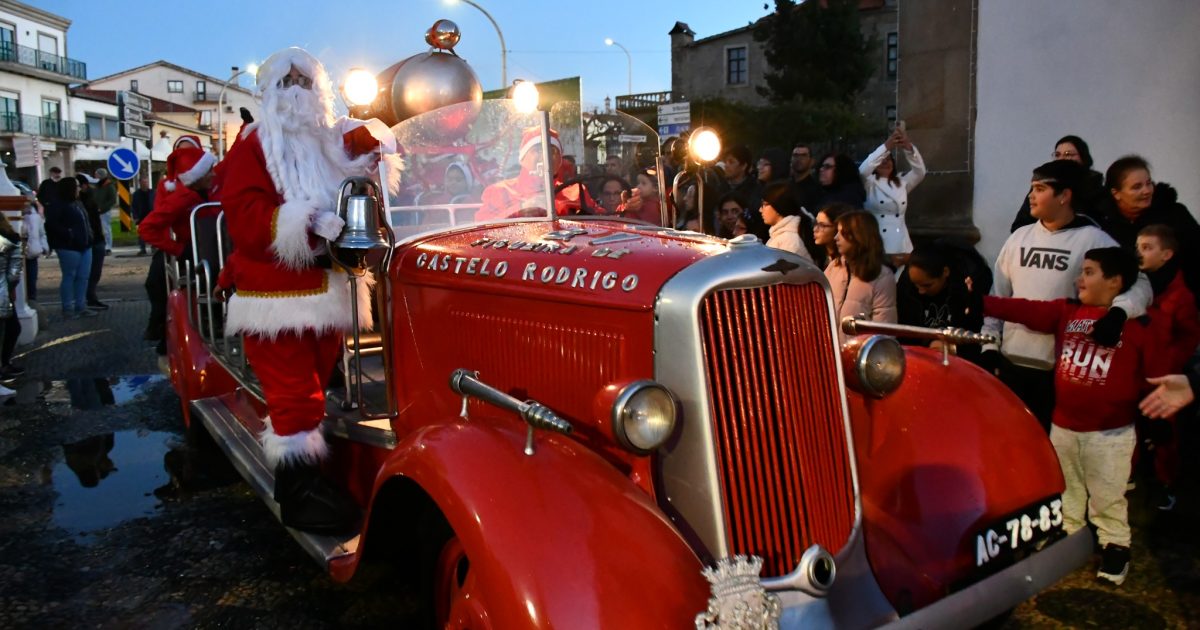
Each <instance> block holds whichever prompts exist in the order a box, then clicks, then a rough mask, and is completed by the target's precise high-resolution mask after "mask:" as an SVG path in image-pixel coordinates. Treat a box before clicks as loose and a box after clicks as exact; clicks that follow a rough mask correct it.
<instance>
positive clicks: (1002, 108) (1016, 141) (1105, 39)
mask: <svg viewBox="0 0 1200 630" xmlns="http://www.w3.org/2000/svg"><path fill="white" fill-rule="evenodd" d="M979 5H980V6H979V49H978V79H977V87H978V99H977V102H978V107H979V110H978V118H977V125H976V130H975V202H974V218H975V224H976V225H977V226H978V227H979V230H980V232H981V233H982V236H983V238H982V241H981V243H980V245H979V247H980V250H981V251H982V252H983V254H984V256H985V257H987V258H988V259H989V260H992V259H994V258H995V256H996V254H997V253H998V252H999V251H1000V247H1001V246H1002V245H1003V244H1004V239H1005V238H1007V237H1008V227H1009V224H1010V223H1011V222H1012V218H1013V215H1014V214H1016V211H1017V208H1018V207H1020V203H1021V200H1022V195H1023V194H1025V193H1026V191H1027V190H1028V188H1029V176H1030V171H1032V170H1033V168H1034V167H1036V166H1038V165H1039V164H1042V163H1043V162H1046V161H1049V159H1050V152H1051V151H1052V150H1053V149H1054V146H1053V143H1054V141H1055V140H1057V139H1058V138H1060V137H1062V136H1064V135H1067V134H1075V135H1078V136H1080V137H1081V138H1083V139H1084V140H1086V141H1087V143H1088V145H1089V146H1090V147H1091V150H1092V155H1093V157H1094V158H1095V162H1096V164H1095V166H1094V168H1095V169H1096V170H1098V171H1100V172H1101V173H1103V172H1104V170H1105V169H1106V168H1107V167H1108V165H1109V164H1110V163H1112V161H1113V160H1115V159H1116V158H1118V157H1120V156H1122V155H1125V154H1127V153H1139V154H1141V155H1142V156H1143V157H1145V158H1146V159H1147V160H1149V161H1150V165H1151V168H1152V169H1153V176H1154V178H1155V180H1156V181H1164V182H1169V183H1171V184H1173V185H1174V186H1175V187H1176V188H1177V189H1178V190H1179V193H1180V201H1182V202H1183V203H1184V204H1185V205H1187V206H1188V208H1189V209H1191V211H1192V213H1193V214H1196V213H1197V211H1200V177H1198V175H1200V168H1197V166H1198V165H1200V121H1198V119H1200V107H1197V103H1198V102H1200V2H1196V0H1153V1H1151V2H1130V1H1128V0H1053V1H1045V0H980V3H979ZM1196 245H1198V246H1200V244H1196Z"/></svg>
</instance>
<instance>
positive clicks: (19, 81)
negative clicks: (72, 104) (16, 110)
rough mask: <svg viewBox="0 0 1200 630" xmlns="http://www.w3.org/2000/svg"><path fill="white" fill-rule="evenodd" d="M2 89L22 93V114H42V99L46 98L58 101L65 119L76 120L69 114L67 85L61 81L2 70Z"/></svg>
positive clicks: (0, 74) (0, 87) (0, 85)
mask: <svg viewBox="0 0 1200 630" xmlns="http://www.w3.org/2000/svg"><path fill="white" fill-rule="evenodd" d="M0 89H3V90H6V91H9V92H16V93H17V94H18V95H20V97H21V113H22V114H25V115H27V116H41V115H42V99H43V98H45V99H49V100H54V101H58V104H59V111H60V112H62V117H63V120H74V119H73V118H70V117H69V114H68V112H69V104H68V102H67V86H65V85H63V84H61V83H53V82H51V81H43V80H42V79H35V78H33V77H27V76H25V75H22V74H15V73H12V72H0Z"/></svg>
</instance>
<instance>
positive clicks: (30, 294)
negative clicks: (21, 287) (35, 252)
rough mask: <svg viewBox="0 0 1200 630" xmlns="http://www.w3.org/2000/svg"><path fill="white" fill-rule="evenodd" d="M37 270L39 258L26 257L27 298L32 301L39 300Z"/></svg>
mask: <svg viewBox="0 0 1200 630" xmlns="http://www.w3.org/2000/svg"><path fill="white" fill-rule="evenodd" d="M37 270H38V259H37V258H26V259H25V299H26V300H29V301H31V302H36V301H37Z"/></svg>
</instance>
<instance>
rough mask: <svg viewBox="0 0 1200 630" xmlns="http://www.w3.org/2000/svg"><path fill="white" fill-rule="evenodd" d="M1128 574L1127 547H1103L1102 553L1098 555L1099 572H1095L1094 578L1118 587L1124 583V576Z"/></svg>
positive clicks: (1109, 545)
mask: <svg viewBox="0 0 1200 630" xmlns="http://www.w3.org/2000/svg"><path fill="white" fill-rule="evenodd" d="M1128 574H1129V547H1119V546H1117V545H1113V544H1108V545H1105V546H1104V551H1103V552H1102V553H1101V555H1100V570H1099V571H1097V572H1096V577H1098V578H1100V579H1102V580H1108V581H1109V582H1112V583H1113V584H1116V585H1117V586H1120V585H1121V584H1123V583H1124V582H1125V576H1126V575H1128Z"/></svg>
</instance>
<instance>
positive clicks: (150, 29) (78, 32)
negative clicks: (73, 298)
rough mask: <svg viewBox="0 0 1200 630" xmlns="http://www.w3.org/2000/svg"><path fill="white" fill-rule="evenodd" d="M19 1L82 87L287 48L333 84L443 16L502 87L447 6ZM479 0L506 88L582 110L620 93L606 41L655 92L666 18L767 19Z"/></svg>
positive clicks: (466, 22)
mask: <svg viewBox="0 0 1200 630" xmlns="http://www.w3.org/2000/svg"><path fill="white" fill-rule="evenodd" d="M26 1H28V2H30V4H32V5H33V6H36V7H38V8H41V9H45V10H47V11H50V12H52V13H56V14H58V15H62V16H64V17H66V18H68V19H70V20H71V21H72V24H71V28H70V30H69V31H68V36H67V45H68V56H70V57H72V58H74V59H78V60H80V61H83V62H85V63H87V66H88V76H89V77H91V78H99V77H102V76H105V75H108V74H112V73H114V72H118V71H121V70H126V69H129V68H133V67H136V66H139V65H142V64H145V63H150V62H152V61H156V60H159V59H163V60H165V61H168V62H171V63H174V64H178V65H181V66H184V67H187V68H192V69H194V70H198V71H200V72H204V73H206V74H210V75H212V76H214V77H218V78H226V77H228V76H229V68H230V66H240V67H243V68H244V67H246V66H247V65H248V64H249V63H251V62H254V61H261V60H262V59H264V58H265V57H266V56H267V55H269V54H271V53H272V52H274V51H276V50H278V49H280V48H283V47H285V46H302V47H304V48H307V49H308V50H309V51H310V52H312V53H313V54H315V55H316V56H317V57H318V58H320V59H321V60H322V61H324V62H325V64H326V66H327V67H328V68H329V70H330V72H331V74H333V78H334V81H335V82H336V81H337V80H338V78H339V77H340V74H341V73H342V72H344V71H345V70H346V69H348V68H350V67H353V66H364V67H367V68H370V69H372V70H374V71H378V70H382V69H383V68H385V67H387V66H389V65H391V64H392V63H394V62H396V61H399V60H400V59H403V58H405V57H408V56H409V55H412V54H415V53H418V52H423V51H425V50H427V48H428V47H427V45H426V44H425V41H424V33H425V30H426V29H428V28H429V26H430V25H432V24H433V22H434V21H435V20H436V19H438V18H443V17H444V18H449V19H452V20H454V21H455V22H457V23H458V25H459V27H460V28H461V29H462V34H463V40H462V43H460V44H459V46H458V48H457V49H456V50H457V52H458V53H459V54H460V55H461V56H462V57H464V58H465V59H466V60H467V61H468V62H469V63H470V64H471V66H472V67H473V68H474V69H475V72H476V73H477V74H478V75H479V79H480V81H481V82H482V84H483V87H484V89H485V90H487V89H493V88H496V87H499V85H500V43H499V40H498V39H497V37H496V32H495V29H493V27H492V25H491V23H490V22H488V20H487V18H486V17H484V15H483V14H482V13H481V12H479V11H478V10H477V9H475V8H474V7H471V6H469V5H466V4H461V3H459V4H451V3H449V2H446V1H445V0H393V1H391V2H382V1H377V0H361V1H359V2H354V3H341V2H310V1H307V0H294V1H290V2H289V1H282V0H263V1H260V0H242V1H240V2H233V1H230V0H213V1H211V2H195V1H186V0H176V1H174V2H169V3H166V2H164V3H159V2H153V3H151V2H131V1H125V2H121V1H114V2H91V1H87V2H85V1H83V0H26ZM477 1H478V3H479V4H480V5H482V6H483V7H484V8H485V9H487V10H488V12H490V13H491V14H492V17H494V18H495V19H496V21H497V22H498V23H499V25H500V28H501V30H502V31H503V33H504V39H505V43H506V44H507V48H508V50H509V53H508V77H509V81H510V82H511V81H512V80H513V79H516V78H523V79H531V80H535V81H544V80H549V79H559V78H565V77H571V76H576V75H578V76H580V77H582V79H583V91H584V95H583V96H584V103H585V104H586V105H589V106H590V105H599V104H601V103H602V102H603V100H604V97H605V96H615V95H618V94H625V93H626V76H627V73H626V58H625V54H624V53H623V52H621V50H620V49H618V48H616V47H615V46H613V47H608V46H605V45H604V38H606V37H611V38H613V39H614V40H616V41H617V42H619V43H621V44H623V45H624V46H625V47H626V48H628V49H629V52H630V54H631V55H632V57H633V91H634V92H635V93H640V92H657V91H664V90H669V89H670V88H671V50H670V38H669V37H668V36H667V32H668V31H670V30H671V27H672V26H673V25H674V24H675V21H676V20H679V21H683V22H686V23H687V24H688V25H689V26H691V27H692V30H694V31H695V32H696V36H697V38H700V37H707V36H709V35H713V34H716V33H719V32H722V31H727V30H730V29H733V28H738V27H741V26H745V25H746V24H748V23H749V22H751V21H753V20H755V19H757V18H758V17H761V16H762V15H764V14H765V12H766V11H765V10H764V8H763V4H764V0H738V1H725V2H717V1H715V0H697V1H694V2H686V3H685V2H664V1H661V0H641V1H637V0H613V1H610V2H594V1H593V2H584V1H582V0H557V1H554V2H550V1H546V0H523V1H501V0H477ZM349 6H353V7H355V8H354V9H353V10H351V9H349V8H348V7H349ZM772 6H773V4H772ZM243 81H244V82H243V85H247V86H248V85H249V84H250V82H249V79H246V78H245V77H243Z"/></svg>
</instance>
